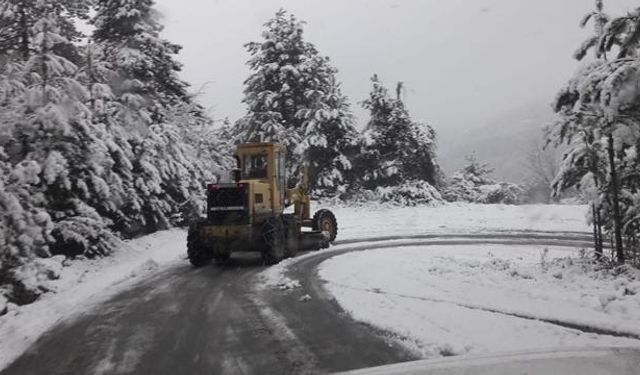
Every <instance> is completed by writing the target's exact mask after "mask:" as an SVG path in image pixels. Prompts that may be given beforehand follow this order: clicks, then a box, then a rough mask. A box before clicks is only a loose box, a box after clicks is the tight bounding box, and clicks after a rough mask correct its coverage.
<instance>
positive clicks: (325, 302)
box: [0, 205, 637, 373]
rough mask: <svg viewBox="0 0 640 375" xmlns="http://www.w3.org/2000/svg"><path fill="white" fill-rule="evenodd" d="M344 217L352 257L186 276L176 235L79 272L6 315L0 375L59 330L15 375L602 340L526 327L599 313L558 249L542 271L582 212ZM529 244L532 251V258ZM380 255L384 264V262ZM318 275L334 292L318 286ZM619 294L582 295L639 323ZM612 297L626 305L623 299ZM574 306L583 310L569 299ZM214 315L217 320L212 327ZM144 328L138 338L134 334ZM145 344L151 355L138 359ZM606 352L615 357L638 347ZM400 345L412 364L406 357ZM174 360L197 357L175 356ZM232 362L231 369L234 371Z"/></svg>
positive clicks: (275, 368)
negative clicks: (543, 257) (99, 366)
mask: <svg viewBox="0 0 640 375" xmlns="http://www.w3.org/2000/svg"><path fill="white" fill-rule="evenodd" d="M334 211H335V212H336V213H337V216H338V219H339V222H340V233H339V239H340V240H341V241H342V244H340V245H337V246H335V247H333V248H332V249H330V250H328V251H322V252H317V253H307V254H304V255H301V256H299V257H297V258H294V259H289V260H286V261H284V262H283V263H282V264H281V265H278V266H276V267H271V268H264V267H263V266H261V264H260V261H259V256H258V257H251V256H249V257H245V256H234V259H232V261H231V263H229V264H228V265H226V266H224V267H220V266H211V267H207V268H206V269H205V270H204V271H202V270H198V271H197V272H189V269H190V268H189V267H188V265H187V264H186V261H185V260H184V259H181V258H184V241H185V232H184V231H181V230H174V231H168V232H164V233H158V234H155V235H153V236H150V237H147V238H142V239H139V240H136V241H133V242H130V243H129V244H128V246H126V248H123V251H122V252H119V253H117V254H116V255H115V256H114V257H112V258H108V259H105V260H96V261H94V262H90V263H73V262H72V263H71V264H70V265H68V266H67V267H65V269H64V270H63V272H62V275H63V276H64V275H65V274H66V275H71V276H74V275H75V276H76V277H63V279H61V280H59V281H58V282H57V285H58V286H59V288H58V291H59V293H57V294H48V295H46V296H45V297H44V298H43V299H42V300H40V301H38V302H36V303H34V304H32V305H30V306H26V307H23V308H20V309H17V310H14V311H13V312H11V313H10V314H8V315H6V316H4V317H0V333H2V334H3V340H2V341H1V342H0V351H1V352H2V356H0V360H1V361H0V362H1V363H0V368H1V367H2V366H6V365H8V364H9V363H10V362H11V361H12V360H13V359H14V358H16V357H18V356H20V354H21V353H22V351H23V350H25V349H26V348H27V347H29V346H30V345H32V344H33V343H34V342H35V341H36V339H38V337H39V336H40V334H42V333H44V332H45V331H46V330H47V329H49V328H51V327H52V326H54V325H56V324H59V325H58V327H57V328H56V329H55V331H50V332H48V333H46V334H45V335H44V336H42V337H41V338H40V340H39V341H38V342H37V343H36V344H35V345H34V346H32V347H31V350H29V351H27V353H25V354H24V355H22V356H21V357H20V359H19V360H18V361H17V362H15V363H14V364H12V365H11V367H10V368H9V371H8V372H7V373H38V370H39V369H40V370H44V369H47V370H51V371H49V372H51V373H56V371H58V372H60V373H63V372H64V370H65V369H67V367H65V366H66V365H65V364H67V365H69V364H71V363H75V362H74V358H76V357H78V356H80V357H83V358H85V359H84V360H83V361H84V362H82V363H77V364H78V366H76V367H74V370H75V371H93V370H95V368H94V367H95V366H96V362H100V361H101V360H102V359H104V357H105V356H107V357H108V358H110V359H109V360H108V361H107V362H105V366H107V367H105V368H112V369H113V368H116V369H118V368H125V369H133V370H136V369H147V370H149V369H154V371H156V372H157V371H160V372H162V371H161V370H162V369H163V367H162V366H161V365H162V364H163V363H164V364H165V365H166V366H168V367H166V368H164V369H165V370H166V371H168V370H167V369H176V368H179V367H180V365H183V366H186V367H184V368H187V367H188V368H192V369H194V370H196V369H199V370H204V369H206V368H209V369H211V368H214V367H215V368H221V369H222V368H234V369H235V370H238V371H240V370H242V371H245V370H246V371H245V372H248V373H251V372H252V369H253V370H255V371H260V370H261V371H263V373H265V372H264V369H265V368H266V367H265V364H269V365H270V366H272V367H269V368H270V369H271V370H270V371H267V373H279V371H285V370H292V369H300V367H299V366H300V362H301V361H302V362H304V366H305V367H304V369H307V370H309V369H310V370H313V371H316V370H318V369H320V370H322V371H340V370H346V369H351V368H359V367H363V366H372V365H379V364H384V363H392V362H394V361H400V360H406V359H411V358H420V357H424V356H432V355H448V354H461V353H467V352H491V351H494V350H500V349H501V348H503V347H507V346H509V340H511V342H515V341H517V340H518V339H519V338H520V339H521V341H522V342H532V343H533V344H531V345H530V346H531V347H543V346H547V345H556V344H559V345H565V344H569V343H572V344H576V343H577V344H582V343H586V344H589V343H593V342H596V341H598V340H600V339H601V338H602V337H603V336H602V335H598V334H596V333H583V332H579V330H575V329H570V328H567V327H563V326H562V325H558V324H549V323H544V322H539V321H536V320H532V319H539V318H554V317H558V315H557V313H558V312H565V313H566V314H567V315H562V316H560V318H562V319H563V322H564V323H566V322H571V321H569V320H568V317H570V315H571V313H572V312H575V311H578V312H582V311H590V310H589V309H590V308H591V309H592V310H593V308H595V307H597V304H596V306H594V305H593V304H591V305H588V306H582V305H580V303H581V302H584V301H588V302H590V303H591V302H593V301H592V300H590V299H588V298H586V297H585V298H582V299H581V297H579V296H577V294H576V293H578V291H577V290H578V289H579V287H577V286H576V287H575V288H574V290H570V288H569V287H568V286H571V285H574V286H575V285H580V286H582V285H583V284H584V283H585V281H586V280H588V278H584V277H578V276H577V275H578V273H575V274H574V273H571V272H568V271H566V272H564V273H562V276H559V274H557V272H556V271H555V270H552V268H553V267H561V263H557V262H555V263H554V262H552V258H553V257H555V256H557V255H563V256H564V255H566V254H567V250H566V249H552V250H551V251H550V253H549V254H547V259H548V261H549V263H550V264H552V265H553V267H551V266H550V268H549V269H548V270H547V271H545V272H543V273H542V272H536V271H535V267H537V266H539V263H540V262H539V261H540V250H541V249H542V248H544V247H545V246H559V245H571V246H572V247H573V249H575V248H576V246H578V245H579V246H585V247H586V246H588V245H589V237H588V236H585V235H580V234H579V233H576V232H583V233H584V232H586V231H587V230H588V228H587V227H586V225H585V224H584V221H583V220H584V215H585V213H586V210H585V208H584V207H580V206H522V207H514V206H477V205H471V206H469V205H467V206H464V205H459V206H458V205H452V206H446V207H435V208H434V207H414V208H390V207H375V208H374V207H369V208H356V209H353V208H334ZM551 231H555V232H551ZM465 233H472V235H468V234H466V235H465ZM365 238H367V239H365ZM525 244H528V245H529V246H528V247H527V246H525V247H522V245H525ZM507 245H508V246H509V247H501V246H507ZM486 246H491V249H492V250H488V249H487V248H485V247H486ZM532 246H533V247H532ZM383 248H384V249H387V250H374V249H383ZM365 250H370V251H365ZM489 251H491V257H490V259H489V258H486V257H488V256H489V255H488V254H489ZM570 251H573V250H570ZM365 255H367V256H365ZM369 255H370V256H369ZM360 257H363V258H360ZM485 258H486V259H485ZM354 262H355V263H356V265H355V266H354ZM86 264H89V266H84V265H86ZM83 267H84V268H83ZM319 267H320V268H321V271H320V272H321V276H322V277H323V278H325V279H326V280H328V281H329V283H325V282H323V281H321V279H319V278H318V273H317V270H318V268H319ZM539 273H540V275H539ZM542 274H544V275H542ZM79 275H81V276H79ZM420 275H429V278H426V279H424V278H421V277H420ZM542 276H544V277H542ZM537 277H540V280H538V279H537ZM572 278H574V279H572ZM532 280H535V281H536V282H535V283H534V282H533V281H532ZM255 281H257V283H258V284H257V285H258V286H259V287H258V288H257V289H254V284H253V282H255ZM538 281H539V282H538ZM559 282H563V283H565V284H563V285H564V287H567V290H566V291H565V293H564V294H563V293H557V294H554V293H549V290H553V288H554V287H555V288H556V289H558V288H557V285H555V284H554V283H559ZM572 282H573V283H572ZM528 283H529V284H532V285H529V286H527V284H528ZM611 285H613V284H607V283H606V282H605V283H601V282H600V280H592V284H588V285H587V286H588V287H589V288H592V289H593V290H592V289H588V290H591V291H592V292H593V293H595V294H597V296H598V301H602V302H599V303H601V304H602V307H603V311H601V312H600V313H602V314H605V315H606V317H607V318H609V317H614V318H615V319H618V318H619V319H622V317H623V316H626V315H625V314H627V315H628V314H631V316H632V317H633V319H636V318H637V316H635V315H633V314H636V311H637V309H636V308H635V307H634V305H632V302H633V301H635V300H633V299H632V298H631V297H629V293H631V291H635V290H636V289H633V288H635V286H634V285H635V284H632V283H628V284H625V286H624V287H625V288H626V289H615V290H613V293H614V296H613V297H612V296H611V295H607V294H606V292H609V291H611ZM461 286H463V287H464V288H462V287H461ZM535 286H539V287H540V288H536V287H535ZM600 287H602V288H603V289H602V290H599V289H597V288H600ZM617 290H628V291H627V292H624V293H627V294H624V295H618V294H615V293H618V292H616V291H617ZM527 291H532V294H527ZM533 291H535V292H536V293H538V294H536V293H533ZM572 293H573V294H572ZM334 295H335V296H334ZM567 296H572V297H575V298H574V299H573V300H572V299H571V298H569V299H568V300H565V297H567ZM601 296H604V297H603V298H602V299H600V297H601ZM623 297H624V298H623ZM335 300H337V301H338V302H339V303H340V305H341V306H342V308H344V309H345V310H346V311H347V312H349V313H351V314H352V315H353V317H354V318H355V319H357V320H360V321H365V322H368V323H369V324H367V325H361V324H356V323H355V322H354V321H353V320H352V318H351V317H350V316H349V315H348V314H344V311H343V310H342V308H341V307H340V306H338V305H337V304H336V303H335ZM356 301H357V302H359V303H355V304H356V305H358V306H355V305H354V303H353V302H356ZM552 302H553V303H555V302H559V303H560V306H563V308H562V309H559V310H552V311H551V312H549V315H544V313H547V312H548V311H547V310H546V309H545V308H544V304H545V303H552ZM427 305H428V306H429V307H425V306H427ZM431 305H433V306H431ZM607 306H608V307H609V309H610V310H611V311H606V308H607ZM362 307H366V310H367V311H368V312H369V315H367V314H363V311H362ZM212 309H213V310H215V312H216V314H215V319H212V318H210V317H209V316H208V315H207V314H208V311H213V310H212ZM572 309H573V310H572ZM576 309H577V310H576ZM580 309H582V310H580ZM625 309H626V310H625ZM489 310H495V311H489ZM625 311H626V312H625ZM425 312H426V313H425ZM591 312H592V313H593V314H591V315H585V317H586V318H588V319H587V320H583V321H579V322H578V323H580V324H585V325H586V326H588V325H592V326H594V327H596V328H597V327H601V328H603V329H620V330H626V331H628V332H632V330H631V329H630V328H629V327H628V326H625V325H624V324H622V323H621V322H620V321H619V320H615V319H614V320H613V321H611V320H610V321H608V323H607V324H608V325H604V324H601V323H603V321H602V319H601V318H602V317H601V316H598V315H597V314H596V313H597V311H595V310H594V311H591ZM430 314H431V315H430ZM509 314H511V315H509ZM524 314H533V315H531V316H522V315H524ZM380 317H382V318H384V319H383V320H384V321H383V320H381V319H379V318H380ZM398 317H402V319H398ZM391 318H394V319H396V320H393V319H391ZM599 319H600V320H599ZM398 320H402V322H400V323H397V321H398ZM31 322H33V323H34V324H30V323H31ZM136 322H140V324H142V325H143V326H144V327H143V328H144V330H142V331H140V330H139V329H138V328H136V327H137V325H136V324H137V323H136ZM243 322H249V323H246V324H245V323H243ZM390 322H391V323H392V324H389V323H390ZM563 322H560V323H563ZM60 323H63V324H60ZM203 324H204V325H205V326H206V327H205V326H203ZM403 324H404V325H403ZM630 324H631V323H630ZM372 325H373V327H375V326H377V327H379V328H378V329H376V328H373V327H372ZM96 327H97V328H96ZM225 327H226V328H225ZM474 327H475V328H474ZM203 328H206V329H205V330H203ZM380 328H381V329H382V330H380ZM96 329H98V331H96ZM144 332H147V333H144ZM212 332H217V333H216V334H215V335H214V336H215V337H213V336H211V337H210V334H213V333H212ZM143 333H144V334H143ZM140 335H142V336H144V337H142V336H140ZM203 335H204V336H203ZM505 335H506V336H505ZM521 336H531V338H522V337H521ZM65 337H66V341H65ZM73 337H78V338H81V339H79V340H76V339H73ZM505 337H506V338H505ZM141 339H142V342H144V343H145V344H144V345H143V346H144V348H142V349H140V348H137V347H135V348H134V346H136V345H138V344H139V343H140V342H141V341H140V340H141ZM208 340H213V341H211V342H214V341H215V342H216V348H215V349H212V348H209V347H208V346H207V345H206V342H207V341H208ZM606 340H607V343H614V344H619V345H626V343H627V342H636V341H634V340H631V339H625V338H620V339H618V338H614V339H609V338H606ZM244 341H248V342H252V343H253V344H252V345H253V346H255V345H258V346H260V345H262V346H264V347H271V348H272V349H273V350H275V351H276V352H274V353H273V356H272V357H271V356H269V354H268V353H261V354H260V355H258V356H256V353H253V352H251V351H248V350H247V349H246V346H244V345H243V342H244ZM399 341H401V343H400V344H399ZM60 342H64V343H65V345H64V346H62V347H61V346H60ZM114 343H116V344H117V345H116V344H114ZM136 343H138V344H136ZM194 343H195V344H194ZM200 344H202V345H203V346H198V345H200ZM113 345H116V347H114V346H113ZM194 345H195V346H194ZM138 346H139V345H138ZM406 347H410V348H411V349H413V350H412V351H410V352H408V353H407V352H406V350H405V349H406ZM522 347H524V348H527V347H529V346H527V345H524V346H522ZM114 348H115V349H114ZM171 348H173V349H171ZM208 348H209V349H208ZM114 350H115V354H114ZM211 350H214V352H213V353H214V354H215V355H212V352H211ZM270 350H271V349H270ZM141 351H142V352H141ZM172 351H173V352H175V353H178V352H180V353H191V354H194V353H195V354H194V355H195V357H193V356H184V355H177V354H176V355H170V354H167V353H172ZM43 353H46V356H45V355H44V354H43ZM128 353H129V354H131V353H133V354H135V356H134V357H131V356H130V355H129V354H128ZM154 353H163V354H162V355H163V357H162V358H160V357H156V356H155V354H154ZM403 353H404V354H403ZM191 354H190V355H191ZM132 358H133V359H134V360H133V362H131V360H132ZM198 358H199V359H206V361H207V362H198ZM225 358H227V359H228V358H236V359H235V360H234V361H233V363H231V362H228V361H227V360H225ZM123 361H124V362H123ZM184 361H187V362H184ZM188 361H191V362H188ZM193 361H196V362H193ZM54 363H55V366H54ZM87 366H88V367H87ZM109 366H111V367H109ZM123 366H124V367H123ZM158 366H160V367H158ZM176 366H177V367H176ZM212 366H213V367H212ZM225 366H226V367H225ZM229 366H231V367H229ZM296 366H297V367H296ZM54 368H55V369H57V370H56V371H53V370H52V369H54ZM25 371H26V372H25ZM125 372H126V371H125Z"/></svg>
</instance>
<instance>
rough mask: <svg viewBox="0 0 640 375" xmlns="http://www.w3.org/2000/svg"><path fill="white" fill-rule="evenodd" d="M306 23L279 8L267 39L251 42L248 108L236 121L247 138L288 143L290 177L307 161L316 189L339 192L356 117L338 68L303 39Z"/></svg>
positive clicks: (244, 138) (323, 191) (267, 33)
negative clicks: (339, 81) (343, 87)
mask: <svg viewBox="0 0 640 375" xmlns="http://www.w3.org/2000/svg"><path fill="white" fill-rule="evenodd" d="M303 25H304V23H303V22H301V21H299V20H298V19H297V18H296V17H295V16H293V15H289V14H288V13H287V12H286V11H284V10H280V11H279V12H278V13H276V16H275V17H274V18H273V19H271V20H269V21H268V22H267V23H266V24H265V29H266V30H265V31H264V32H263V35H262V36H263V37H264V41H262V42H260V43H257V42H254V43H248V44H247V45H246V47H247V49H248V51H249V53H250V55H251V58H250V60H249V62H248V64H249V67H250V68H251V70H252V72H253V73H252V74H251V76H250V77H249V78H248V79H247V80H246V81H245V86H246V87H245V98H244V103H246V104H247V107H248V112H247V114H246V116H245V117H244V118H243V119H241V120H240V121H238V122H237V126H238V127H239V133H241V134H242V135H243V136H242V138H243V139H242V140H243V141H276V142H280V143H283V144H284V145H285V146H286V147H287V150H288V158H287V166H288V169H289V172H290V173H289V174H290V176H294V175H296V173H295V168H296V167H297V166H299V165H300V164H301V163H306V164H308V165H309V167H310V168H309V169H310V174H311V178H310V181H311V185H312V186H311V188H312V189H315V190H316V191H317V192H318V194H321V195H322V194H334V193H336V192H337V191H338V190H339V187H340V186H341V185H343V184H344V183H345V178H344V172H346V171H348V170H349V169H350V168H351V163H350V161H349V156H348V154H349V147H350V146H351V145H352V143H353V138H354V137H355V130H354V128H353V119H352V115H351V112H350V111H349V104H348V101H347V99H346V97H345V96H344V95H343V94H342V92H341V89H340V85H339V83H338V82H337V80H336V77H335V76H336V73H337V70H336V69H335V68H334V67H333V66H331V64H330V60H329V58H327V57H324V56H321V55H320V54H319V53H318V51H317V49H316V48H315V46H314V45H313V44H311V43H309V42H306V41H305V40H304V37H303Z"/></svg>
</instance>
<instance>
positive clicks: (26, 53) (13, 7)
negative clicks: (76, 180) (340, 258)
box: [0, 0, 91, 62]
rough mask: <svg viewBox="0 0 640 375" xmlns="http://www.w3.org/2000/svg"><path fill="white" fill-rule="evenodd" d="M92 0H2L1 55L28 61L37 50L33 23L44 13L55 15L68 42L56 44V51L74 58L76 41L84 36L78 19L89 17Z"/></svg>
mask: <svg viewBox="0 0 640 375" xmlns="http://www.w3.org/2000/svg"><path fill="white" fill-rule="evenodd" d="M90 5H91V1H90V0H56V1H46V2H45V1H38V0H1V1H0V30H1V31H0V55H2V56H11V57H13V58H19V59H21V60H22V61H26V60H28V59H29V57H30V56H31V55H32V54H34V53H35V52H36V50H37V45H36V43H34V41H33V38H34V35H33V26H34V25H35V23H36V22H37V21H38V20H40V19H42V18H43V17H54V18H55V19H54V20H53V22H54V23H55V24H56V25H57V26H58V29H59V31H58V32H59V33H60V35H61V36H62V37H63V38H64V39H65V40H66V42H65V43H59V44H58V45H56V47H55V48H56V49H57V53H58V54H60V55H63V56H64V57H65V58H67V59H70V60H73V61H74V62H76V61H75V60H74V58H76V57H77V55H75V54H74V52H75V49H74V48H73V44H72V43H74V42H77V41H78V40H79V38H80V37H81V36H82V34H81V33H80V31H78V29H77V27H76V23H75V19H81V20H83V19H87V18H88V15H89V10H90Z"/></svg>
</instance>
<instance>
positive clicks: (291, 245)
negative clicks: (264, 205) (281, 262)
mask: <svg viewBox="0 0 640 375" xmlns="http://www.w3.org/2000/svg"><path fill="white" fill-rule="evenodd" d="M282 221H283V222H284V227H285V230H284V233H285V254H284V255H285V257H287V258H288V257H294V256H296V254H297V253H298V248H299V247H300V224H298V221H297V220H296V218H295V217H294V216H292V215H285V216H283V217H282Z"/></svg>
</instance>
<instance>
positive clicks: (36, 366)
mask: <svg viewBox="0 0 640 375" xmlns="http://www.w3.org/2000/svg"><path fill="white" fill-rule="evenodd" d="M461 243H463V244H470V243H473V244H536V245H543V246H574V247H575V246H581V247H588V246H590V237H589V236H588V235H587V234H584V233H582V234H581V233H553V232H522V233H515V234H514V233H494V234H472V235H463V234H455V235H433V234H428V235H415V236H391V237H377V238H367V239H358V240H348V241H341V242H338V243H337V244H336V246H335V247H334V248H333V249H331V250H330V251H324V252H317V253H314V254H312V255H307V256H305V257H301V258H300V259H298V260H296V261H295V262H293V263H292V264H290V265H289V266H288V268H287V271H286V274H287V276H289V277H291V278H292V279H297V280H300V281H301V282H302V288H299V289H296V290H294V291H289V292H281V291H278V290H272V289H265V288H256V283H259V281H260V279H259V278H257V276H258V274H259V273H260V272H261V271H263V270H265V267H264V266H263V265H262V262H261V260H260V258H259V257H257V256H255V255H253V254H241V255H240V256H238V257H235V256H234V258H232V259H231V260H230V261H229V262H228V263H226V264H223V265H212V266H209V267H204V268H200V269H193V268H191V267H190V266H189V265H188V264H186V262H185V264H184V265H178V266H174V267H171V268H168V269H165V270H162V271H160V272H157V273H155V274H153V275H152V276H150V277H149V278H147V279H145V280H143V281H141V282H139V283H138V284H136V285H135V286H133V287H132V288H130V289H128V290H126V291H124V292H122V293H120V294H118V295H116V296H115V297H113V298H112V299H110V300H108V301H107V302H105V303H104V304H102V305H101V306H99V307H98V308H95V309H93V310H91V311H88V312H86V313H84V314H83V315H81V316H80V317H79V318H76V319H75V320H73V321H68V322H63V323H61V324H59V325H58V326H56V327H55V328H53V329H52V330H51V331H49V332H47V333H46V334H44V335H43V336H42V337H41V338H40V339H39V340H38V341H37V342H36V343H35V344H34V345H33V346H32V347H31V348H30V349H29V350H28V351H27V352H25V353H24V354H23V355H22V356H20V357H19V358H18V359H17V360H16V361H14V362H13V363H12V364H11V365H9V366H8V367H7V368H6V369H4V370H3V371H2V372H1V374H21V375H23V374H45V373H46V374H129V373H135V374H223V373H230V374H236V373H238V374H304V373H325V372H334V371H345V370H351V369H357V368H363V367H370V366H379V365H384V364H389V363H396V362H402V361H408V360H412V359H417V358H414V357H413V356H412V354H411V353H408V352H406V351H405V350H404V349H403V348H402V347H399V346H397V345H396V344H395V343H394V340H390V339H388V335H387V334H386V333H385V332H381V331H379V330H377V329H375V328H373V327H370V326H367V325H364V324H362V323H358V322H355V321H354V320H352V319H351V318H350V317H349V316H348V315H347V314H346V313H345V312H344V311H343V310H342V309H341V308H340V306H339V305H338V304H337V303H336V302H335V300H334V299H333V298H332V297H331V296H330V295H328V294H327V293H326V291H325V290H324V288H323V287H322V283H321V282H319V281H318V278H317V272H316V270H317V266H318V265H319V264H320V263H321V262H323V261H324V260H326V259H329V258H331V257H334V256H336V255H340V254H344V253H346V252H351V251H364V250H369V249H375V248H389V247H402V246H414V245H452V244H461ZM303 294H309V296H310V297H311V299H310V300H309V301H307V302H301V301H300V297H301V296H302V295H303Z"/></svg>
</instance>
